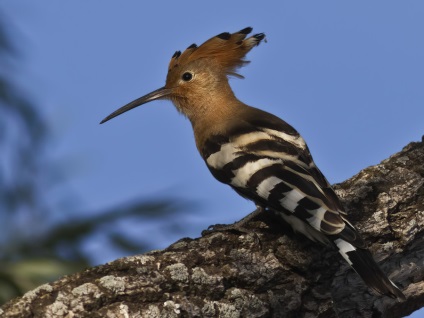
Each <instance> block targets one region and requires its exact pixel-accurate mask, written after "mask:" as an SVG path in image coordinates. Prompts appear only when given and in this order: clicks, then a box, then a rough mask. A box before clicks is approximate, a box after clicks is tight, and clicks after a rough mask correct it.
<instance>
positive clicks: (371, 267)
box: [334, 238, 405, 300]
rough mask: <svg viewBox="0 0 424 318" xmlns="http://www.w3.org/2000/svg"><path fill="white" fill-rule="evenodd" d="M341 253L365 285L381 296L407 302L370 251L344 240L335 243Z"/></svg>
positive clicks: (339, 239)
mask: <svg viewBox="0 0 424 318" xmlns="http://www.w3.org/2000/svg"><path fill="white" fill-rule="evenodd" d="M334 243H335V244H336V245H337V248H338V249H339V253H340V254H341V255H342V256H343V258H344V259H345V260H346V261H347V262H348V263H349V265H350V266H351V267H352V268H353V269H354V270H355V272H357V273H358V275H359V276H361V278H362V279H363V280H364V282H365V284H367V285H368V287H370V288H371V289H373V290H374V291H376V292H377V293H379V294H383V295H387V296H389V297H392V298H397V299H398V300H405V295H404V294H403V293H402V291H401V290H400V289H399V288H398V287H397V286H396V285H395V284H394V283H393V282H392V281H391V280H390V279H389V278H388V277H387V276H386V275H385V274H384V273H383V271H382V270H381V268H380V267H379V266H378V265H377V263H376V262H375V261H374V259H373V257H372V255H371V253H370V251H369V250H368V249H366V248H359V247H358V248H357V247H355V246H353V245H352V244H351V243H349V242H347V241H345V240H344V239H342V238H338V239H336V240H335V241H334Z"/></svg>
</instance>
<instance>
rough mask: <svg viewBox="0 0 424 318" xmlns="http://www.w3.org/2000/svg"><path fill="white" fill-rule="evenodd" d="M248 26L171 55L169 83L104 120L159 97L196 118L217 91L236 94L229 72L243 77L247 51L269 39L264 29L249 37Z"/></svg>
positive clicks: (167, 78)
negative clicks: (233, 90)
mask: <svg viewBox="0 0 424 318" xmlns="http://www.w3.org/2000/svg"><path fill="white" fill-rule="evenodd" d="M251 31H252V28H250V27H248V28H245V29H243V30H241V31H239V32H236V33H232V34H231V33H228V32H224V33H221V34H218V35H217V36H214V37H212V38H210V39H209V40H207V41H206V42H204V43H203V44H202V45H200V46H197V45H196V44H192V45H190V46H189V47H188V48H187V49H186V50H185V51H184V52H182V53H181V52H180V51H177V52H175V53H174V55H173V56H172V58H171V61H170V63H169V68H168V75H167V77H166V84H165V86H163V87H161V88H159V89H157V90H155V91H153V92H150V93H149V94H147V95H144V96H142V97H140V98H138V99H136V100H134V101H132V102H130V103H129V104H127V105H125V106H123V107H121V108H119V109H118V110H116V111H114V112H113V113H112V114H110V115H109V116H107V117H106V118H105V119H103V120H102V121H101V122H100V123H101V124H102V123H104V122H106V121H108V120H110V119H112V118H114V117H116V116H118V115H120V114H122V113H124V112H126V111H129V110H130V109H133V108H135V107H137V106H140V105H143V104H145V103H148V102H151V101H153V100H157V99H170V100H172V102H173V103H174V104H175V106H176V107H177V109H178V110H179V111H180V112H182V113H183V114H185V115H186V116H188V117H189V118H192V117H193V116H195V114H196V113H198V112H199V108H202V107H205V106H204V105H207V104H208V102H210V100H211V98H213V96H215V95H219V96H225V95H228V94H230V95H231V96H232V91H231V88H230V87H229V85H228V78H227V77H228V76H236V77H241V78H242V76H240V75H238V74H237V73H236V71H237V69H238V68H240V67H242V66H243V65H245V64H247V63H248V61H246V60H245V59H244V57H245V55H246V54H247V53H248V52H249V51H250V50H251V49H252V48H253V47H254V46H256V45H259V43H260V42H261V41H262V40H264V39H265V35H264V34H263V33H259V34H255V35H253V36H250V37H248V38H246V37H247V35H248V34H249V33H250V32H251Z"/></svg>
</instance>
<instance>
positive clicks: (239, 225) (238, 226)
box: [202, 206, 265, 236]
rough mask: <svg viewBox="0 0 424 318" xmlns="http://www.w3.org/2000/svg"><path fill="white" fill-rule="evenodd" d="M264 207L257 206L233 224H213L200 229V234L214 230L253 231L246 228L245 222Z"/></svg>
mask: <svg viewBox="0 0 424 318" xmlns="http://www.w3.org/2000/svg"><path fill="white" fill-rule="evenodd" d="M264 210H265V209H264V208H262V207H259V206H258V207H257V208H256V210H255V211H253V212H252V213H250V214H249V215H247V216H245V217H244V218H242V219H241V220H240V221H237V222H234V223H233V224H215V225H211V226H209V227H208V229H207V230H203V231H202V236H204V235H207V234H211V233H214V232H226V231H230V232H238V233H243V234H250V233H253V232H254V230H251V229H248V228H246V224H247V223H249V222H250V221H251V220H252V219H254V218H255V217H257V216H258V215H259V214H261V213H262V212H263V211H264Z"/></svg>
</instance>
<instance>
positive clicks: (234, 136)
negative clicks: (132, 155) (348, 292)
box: [101, 27, 405, 299]
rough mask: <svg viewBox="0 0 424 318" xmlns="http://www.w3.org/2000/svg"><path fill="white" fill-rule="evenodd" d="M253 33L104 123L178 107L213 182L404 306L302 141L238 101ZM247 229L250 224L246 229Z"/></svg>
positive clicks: (221, 39) (205, 51) (206, 50)
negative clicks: (332, 253)
mask: <svg viewBox="0 0 424 318" xmlns="http://www.w3.org/2000/svg"><path fill="white" fill-rule="evenodd" d="M251 31H252V28H250V27H248V28H245V29H243V30H241V31H239V32H236V33H232V34H230V33H228V32H224V33H221V34H218V35H217V36H214V37H212V38H211V39H209V40H207V41H206V42H204V43H203V44H202V45H200V46H197V45H196V44H192V45H190V46H189V47H188V48H187V49H186V50H185V51H184V52H183V53H181V52H180V51H177V52H175V53H174V55H173V56H172V58H171V61H170V63H169V68H168V75H167V77H166V84H165V86H163V87H161V88H159V89H157V90H155V91H153V92H151V93H149V94H147V95H144V96H143V97H140V98H138V99H136V100H134V101H132V102H130V103H129V104H127V105H125V106H123V107H121V108H119V109H118V110H116V111H115V112H113V113H112V114H110V115H109V116H107V117H106V118H105V119H103V120H102V121H101V123H104V122H106V121H108V120H110V119H112V118H114V117H116V116H118V115H120V114H122V113H124V112H126V111H129V110H131V109H133V108H135V107H137V106H140V105H142V104H145V103H148V102H151V101H154V100H158V99H170V100H171V101H172V102H173V104H174V105H175V107H176V108H177V110H178V111H179V112H181V113H182V114H184V115H185V116H186V117H187V118H188V119H189V120H190V122H191V124H192V127H193V131H194V137H195V140H196V146H197V149H198V150H199V152H200V155H201V156H202V158H203V160H204V161H205V163H206V165H207V167H208V168H209V170H210V172H211V173H212V175H213V176H214V177H215V178H216V179H217V180H218V181H220V182H222V183H225V184H228V185H229V186H230V187H231V188H233V189H234V190H235V191H236V192H237V193H238V194H240V195H241V196H243V197H245V198H247V199H249V200H251V201H253V202H254V203H255V204H256V206H257V210H256V211H254V212H253V213H252V214H251V215H249V216H248V217H246V218H245V219H243V220H242V222H244V223H245V222H247V221H248V220H250V219H251V218H253V217H254V216H256V215H257V214H259V213H262V212H263V211H264V210H272V211H274V212H275V213H277V214H278V215H280V216H281V217H282V218H283V219H284V220H285V221H286V222H287V223H289V224H290V225H291V226H292V227H293V229H294V231H295V232H300V233H301V234H303V235H304V236H306V237H307V238H309V239H311V240H313V241H317V242H320V243H323V244H327V245H334V246H335V247H336V248H337V249H338V251H339V252H340V254H341V256H342V257H343V258H344V259H345V260H346V261H347V262H348V264H349V265H350V266H351V267H352V268H353V269H354V270H355V271H356V272H357V273H358V274H359V276H361V277H362V279H363V280H364V282H365V283H366V284H367V285H368V286H369V287H370V288H371V289H373V290H374V291H376V292H378V293H380V294H383V295H387V296H390V297H392V298H398V299H404V298H405V296H404V295H403V293H402V292H401V291H400V289H399V288H398V287H397V286H396V285H395V284H394V283H393V282H392V281H391V280H390V279H389V278H387V276H386V275H385V274H384V273H383V272H382V270H381V269H380V267H379V266H378V265H377V264H376V262H375V261H374V259H373V257H372V255H371V253H370V252H369V250H368V249H367V247H366V244H365V242H364V241H363V240H362V238H361V237H360V235H359V233H358V232H357V230H356V229H355V228H354V226H353V225H352V224H351V223H349V221H348V220H347V219H346V212H345V211H344V209H343V206H342V205H341V203H340V201H339V199H338V197H337V195H336V194H335V192H334V190H333V189H332V187H331V185H330V184H329V183H328V181H327V179H326V178H325V177H324V175H323V174H322V173H321V171H320V170H319V169H318V168H317V166H316V165H315V163H314V161H313V160H312V156H311V154H310V152H309V149H308V147H307V145H306V143H305V141H304V140H303V138H302V137H301V136H300V134H299V133H298V132H297V131H296V130H295V129H294V128H293V127H291V126H290V125H289V124H287V123H286V122H285V121H283V120H281V119H280V118H278V117H276V116H274V115H272V114H270V113H267V112H265V111H263V110H260V109H257V108H254V107H251V106H248V105H246V104H244V103H242V102H241V101H239V100H238V99H237V98H236V96H235V95H234V93H233V91H232V89H231V87H230V85H229V82H228V76H236V77H241V76H240V75H238V74H237V73H236V71H237V69H238V68H240V67H242V66H244V65H245V64H247V63H249V62H248V61H246V60H245V59H244V58H245V55H246V54H247V53H248V52H249V51H250V50H251V49H252V48H253V47H255V46H257V45H259V44H260V43H261V42H262V41H263V40H264V39H265V34H263V33H258V34H255V35H253V36H250V37H247V35H248V34H249V33H251ZM244 223H243V224H244Z"/></svg>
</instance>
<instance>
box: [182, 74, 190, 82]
mask: <svg viewBox="0 0 424 318" xmlns="http://www.w3.org/2000/svg"><path fill="white" fill-rule="evenodd" d="M181 78H182V79H183V81H184V82H189V81H191V80H192V78H193V74H192V73H190V72H185V73H184V74H183V76H182V77H181Z"/></svg>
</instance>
